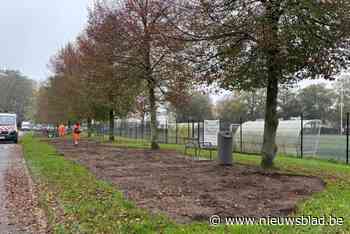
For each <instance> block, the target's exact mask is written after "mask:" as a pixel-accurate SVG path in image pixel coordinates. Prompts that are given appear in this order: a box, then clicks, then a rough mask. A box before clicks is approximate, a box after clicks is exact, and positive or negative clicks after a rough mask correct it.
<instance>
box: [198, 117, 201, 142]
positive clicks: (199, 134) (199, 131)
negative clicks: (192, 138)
mask: <svg viewBox="0 0 350 234" xmlns="http://www.w3.org/2000/svg"><path fill="white" fill-rule="evenodd" d="M200 125H201V122H200V121H198V122H197V137H198V144H199V143H200V141H201V140H200V136H201V129H200Z"/></svg>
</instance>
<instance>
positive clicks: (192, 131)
mask: <svg viewBox="0 0 350 234" xmlns="http://www.w3.org/2000/svg"><path fill="white" fill-rule="evenodd" d="M191 130H192V138H194V120H192V129H191Z"/></svg>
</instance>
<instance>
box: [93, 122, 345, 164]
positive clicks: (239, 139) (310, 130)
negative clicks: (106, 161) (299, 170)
mask: <svg viewBox="0 0 350 234" xmlns="http://www.w3.org/2000/svg"><path fill="white" fill-rule="evenodd" d="M347 126H348V125H347ZM92 129H93V131H92V132H93V134H95V135H96V136H101V137H107V136H108V134H109V125H108V124H106V123H100V124H94V125H93V127H92ZM324 129H326V128H324V125H323V124H322V122H321V121H320V120H304V119H303V117H302V116H300V118H296V119H294V120H287V121H283V120H280V121H279V126H278V129H277V135H276V144H277V150H278V151H277V152H278V154H282V155H288V156H295V157H299V158H303V157H315V158H321V159H326V160H334V161H340V162H348V158H349V156H348V148H349V147H348V146H349V145H348V143H347V142H348V136H347V133H348V127H345V131H344V132H342V134H340V133H339V131H336V130H334V131H329V130H328V131H326V130H324ZM219 130H220V131H231V132H232V134H233V148H234V152H239V153H249V154H260V153H261V150H262V145H263V134H264V121H263V120H260V121H259V120H258V121H240V122H238V123H237V122H230V121H220V126H219V129H218V131H219ZM114 135H115V136H116V137H117V138H119V139H133V140H134V141H135V140H136V141H142V142H149V141H150V139H151V126H150V122H148V121H145V122H141V121H128V120H118V121H116V123H115V128H114ZM204 135H205V129H204V121H187V122H166V123H163V124H158V142H159V143H165V144H181V145H183V144H186V142H188V141H189V140H194V139H195V140H197V141H198V142H203V141H204V139H205V137H204Z"/></svg>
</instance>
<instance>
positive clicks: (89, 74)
mask: <svg viewBox="0 0 350 234" xmlns="http://www.w3.org/2000/svg"><path fill="white" fill-rule="evenodd" d="M348 12H350V3H349V1H345V0H339V1H317V0H308V1H289V0H249V1H247V0H237V1H231V0H211V1H207V0H194V1H182V0H122V1H112V0H111V1H98V2H97V3H96V4H95V5H94V7H93V9H92V10H91V11H90V14H89V21H88V25H87V27H86V28H85V30H84V31H83V32H82V33H81V35H80V36H79V37H78V39H77V40H76V42H74V43H72V44H68V45H67V46H66V47H65V48H64V49H62V50H61V51H59V53H58V55H56V56H55V57H54V59H53V61H52V63H51V64H52V65H53V66H52V67H53V68H54V69H53V71H54V76H53V77H52V78H51V79H50V80H49V81H48V84H47V85H46V86H44V87H42V90H41V92H40V93H41V94H43V95H46V96H47V97H48V100H49V106H50V107H49V108H48V110H50V112H52V113H54V112H57V113H59V114H57V115H54V116H56V117H57V118H58V117H59V118H60V119H62V118H65V119H72V118H79V119H81V118H86V119H105V118H107V117H109V119H110V127H111V128H113V123H114V121H113V120H114V118H116V117H118V118H123V117H126V116H127V115H128V113H131V112H133V111H135V109H138V108H139V107H140V106H142V107H144V104H147V108H142V110H143V111H144V110H147V112H148V113H149V115H150V119H151V131H152V137H151V142H152V148H153V149H157V148H159V146H158V143H157V108H158V105H159V103H161V102H163V101H170V102H173V103H177V102H178V103H181V100H179V99H181V97H186V93H187V92H188V90H190V89H191V87H193V85H194V83H196V82H202V83H206V84H211V83H216V84H218V85H220V86H221V87H223V88H225V89H230V90H232V89H239V90H248V91H249V90H252V89H256V88H266V102H265V103H266V106H265V131H264V143H263V148H262V155H263V157H262V166H263V167H272V166H273V160H274V158H275V156H276V152H277V148H276V144H275V137H276V129H277V126H278V119H277V96H278V87H279V85H280V84H290V83H293V82H296V81H298V80H301V79H306V78H311V79H312V78H320V77H323V78H326V79H333V78H334V75H336V74H337V73H338V72H339V71H340V70H341V69H342V68H343V67H345V66H346V65H347V64H348V62H349V58H350V52H349V47H350V46H349V44H350V40H349V36H350V19H349V14H348ZM141 94H142V95H141ZM140 96H143V97H145V98H147V100H146V101H145V100H144V99H142V98H140ZM179 97H180V98H179ZM43 100H45V99H43ZM138 100H143V102H142V105H140V103H138V102H137V101H138ZM43 104H45V103H44V102H43ZM136 107H138V108H136ZM43 116H45V115H43ZM111 139H113V134H112V133H111Z"/></svg>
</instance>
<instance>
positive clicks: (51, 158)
mask: <svg viewBox="0 0 350 234" xmlns="http://www.w3.org/2000/svg"><path fill="white" fill-rule="evenodd" d="M124 140H125V141H126V139H124ZM125 141H124V142H122V141H121V139H120V141H119V142H118V141H117V143H116V144H117V145H118V144H120V145H123V146H127V147H135V148H144V147H146V146H147V144H146V145H145V143H144V142H143V143H140V142H129V143H125ZM21 143H22V145H23V149H24V154H25V159H26V161H27V164H28V166H29V169H30V171H31V172H32V174H33V177H34V180H35V181H36V182H37V183H38V184H40V187H41V188H42V190H41V194H40V197H41V205H42V206H43V207H44V208H45V210H46V211H47V214H48V217H49V222H50V225H51V227H52V230H54V233H247V234H248V233H249V234H250V233H293V234H294V233H350V168H349V167H348V166H346V165H342V164H332V163H329V162H324V161H318V160H313V159H310V160H308V159H305V160H299V159H295V158H289V157H278V158H277V159H276V166H277V167H279V168H280V170H281V171H282V172H290V173H299V174H300V173H302V174H307V175H316V176H320V177H322V178H323V179H324V180H325V181H326V182H327V188H326V190H325V191H324V192H322V193H318V194H315V195H314V196H312V198H310V199H309V200H307V201H305V202H302V203H300V204H299V205H298V209H297V212H296V214H293V215H292V216H302V215H304V216H308V215H311V216H315V217H321V216H326V217H328V216H330V215H332V216H336V217H342V218H344V225H342V226H329V225H328V226H310V225H309V226H267V225H264V226H258V225H235V226H225V225H220V226H219V227H212V226H209V225H208V224H207V223H194V224H190V225H179V224H175V223H174V222H172V221H171V220H169V219H167V218H165V217H163V216H161V215H151V214H149V213H148V212H146V211H144V210H141V209H138V208H137V207H135V205H134V204H132V203H131V202H129V201H126V200H125V199H124V198H123V195H122V194H121V193H120V192H119V191H118V190H117V189H116V188H115V187H113V186H112V185H110V184H109V183H107V182H104V181H100V180H97V179H96V178H95V177H94V176H93V175H92V174H91V173H90V172H89V171H88V170H87V169H85V168H84V167H82V166H80V165H78V164H76V163H74V162H71V161H68V160H65V159H64V158H63V157H62V156H59V155H58V154H57V152H56V151H55V149H54V148H53V147H52V146H50V145H49V144H47V143H45V142H41V141H39V139H37V138H33V137H32V136H30V135H27V136H25V137H24V138H23V139H22V142H21ZM161 147H162V148H163V149H165V148H166V149H174V150H183V148H180V146H177V145H161ZM207 154H208V153H207V152H206V153H205V156H206V155H207ZM235 160H236V161H238V162H240V163H244V164H250V165H258V164H259V162H260V157H259V156H252V155H249V156H247V155H239V154H235ZM58 214H61V215H58Z"/></svg>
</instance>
